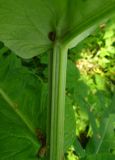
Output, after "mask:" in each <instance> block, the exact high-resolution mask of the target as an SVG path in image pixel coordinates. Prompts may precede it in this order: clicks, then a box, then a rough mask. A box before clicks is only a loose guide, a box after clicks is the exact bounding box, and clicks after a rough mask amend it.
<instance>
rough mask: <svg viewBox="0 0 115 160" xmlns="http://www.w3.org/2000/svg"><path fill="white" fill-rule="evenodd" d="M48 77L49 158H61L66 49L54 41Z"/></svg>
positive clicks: (57, 159) (52, 159)
mask: <svg viewBox="0 0 115 160" xmlns="http://www.w3.org/2000/svg"><path fill="white" fill-rule="evenodd" d="M49 65H50V67H49V69H50V79H49V111H48V114H49V115H48V117H50V118H49V119H48V123H49V130H48V131H49V135H48V139H49V140H48V145H49V160H62V159H63V156H64V153H63V150H64V110H65V85H66V67H67V49H66V48H64V47H62V46H61V45H60V44H59V43H55V45H54V50H53V53H50V64H49Z"/></svg>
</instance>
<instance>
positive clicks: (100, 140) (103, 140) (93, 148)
mask: <svg viewBox="0 0 115 160" xmlns="http://www.w3.org/2000/svg"><path fill="white" fill-rule="evenodd" d="M114 119H115V115H114V114H113V115H110V116H109V118H106V119H105V118H104V119H103V120H102V121H101V123H100V127H99V129H98V132H96V133H95V132H94V134H93V137H92V138H91V140H90V142H89V144H88V146H87V149H86V150H87V153H93V154H98V153H110V152H111V151H114V150H115V133H114V128H115V124H114Z"/></svg>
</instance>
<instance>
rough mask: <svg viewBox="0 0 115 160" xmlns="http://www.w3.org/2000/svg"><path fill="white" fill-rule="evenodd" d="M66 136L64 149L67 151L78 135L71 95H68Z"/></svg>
mask: <svg viewBox="0 0 115 160" xmlns="http://www.w3.org/2000/svg"><path fill="white" fill-rule="evenodd" d="M64 136H65V137H64V140H65V141H64V150H65V151H67V149H69V147H71V145H72V144H73V142H74V140H75V137H76V121H75V113H74V110H73V107H72V100H71V99H70V98H69V97H66V107H65V132H64Z"/></svg>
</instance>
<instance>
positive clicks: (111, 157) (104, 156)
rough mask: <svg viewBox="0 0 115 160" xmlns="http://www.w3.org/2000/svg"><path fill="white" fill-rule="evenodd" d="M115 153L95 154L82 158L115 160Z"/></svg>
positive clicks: (85, 159) (87, 159) (88, 159)
mask: <svg viewBox="0 0 115 160" xmlns="http://www.w3.org/2000/svg"><path fill="white" fill-rule="evenodd" d="M114 159H115V155H112V154H108V153H103V154H94V155H89V156H87V157H86V158H82V159H81V160H114Z"/></svg>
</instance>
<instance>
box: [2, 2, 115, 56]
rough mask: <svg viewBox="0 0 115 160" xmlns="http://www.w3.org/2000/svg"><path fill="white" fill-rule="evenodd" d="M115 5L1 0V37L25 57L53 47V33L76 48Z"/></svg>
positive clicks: (106, 3)
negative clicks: (93, 26)
mask: <svg viewBox="0 0 115 160" xmlns="http://www.w3.org/2000/svg"><path fill="white" fill-rule="evenodd" d="M114 8H115V0H93V1H92V0H71V1H70V0H63V1H61V0H8V1H6V0H0V40H1V41H3V42H4V43H5V45H6V46H8V47H9V48H10V49H12V50H13V51H14V52H15V53H16V54H17V55H19V56H21V57H24V58H30V57H33V56H35V55H38V54H40V53H42V52H44V51H47V50H49V49H50V48H52V47H53V45H52V42H51V40H54V39H55V34H53V33H52V32H56V35H57V39H59V41H60V40H61V41H62V43H65V44H66V45H68V44H69V46H68V47H73V46H74V45H75V44H76V43H78V42H79V41H81V40H82V39H83V38H84V37H86V36H87V35H88V34H89V33H90V32H91V31H92V28H91V29H88V28H90V27H91V26H92V25H94V24H95V23H97V22H99V21H100V20H101V19H103V18H105V17H106V16H107V15H108V14H110V13H112V12H113V10H114ZM83 31H84V32H83ZM85 31H86V32H85ZM49 33H50V34H49ZM48 35H49V36H48ZM49 37H50V38H49ZM73 40H74V41H73ZM70 42H71V43H70Z"/></svg>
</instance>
